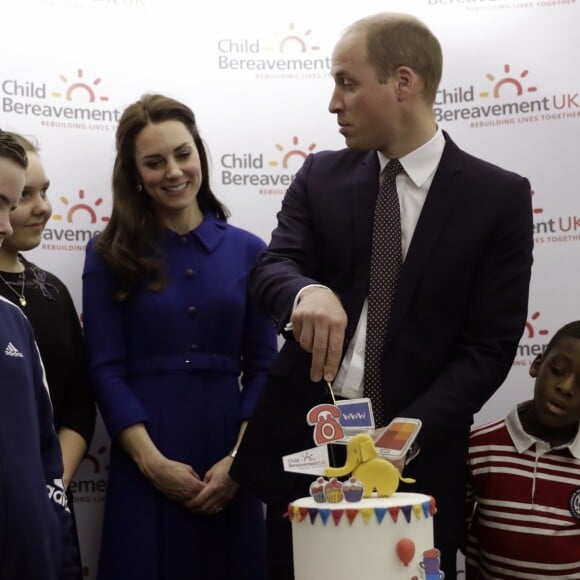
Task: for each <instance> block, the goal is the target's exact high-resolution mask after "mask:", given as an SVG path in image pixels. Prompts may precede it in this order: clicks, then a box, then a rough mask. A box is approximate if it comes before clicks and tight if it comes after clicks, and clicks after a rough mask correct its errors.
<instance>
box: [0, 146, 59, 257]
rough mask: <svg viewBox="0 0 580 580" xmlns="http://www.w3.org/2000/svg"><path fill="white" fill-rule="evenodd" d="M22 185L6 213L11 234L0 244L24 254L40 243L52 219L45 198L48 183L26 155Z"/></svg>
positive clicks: (37, 163) (32, 155)
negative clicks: (9, 210)
mask: <svg viewBox="0 0 580 580" xmlns="http://www.w3.org/2000/svg"><path fill="white" fill-rule="evenodd" d="M26 154H27V156H28V168H27V169H26V183H25V185H24V190H23V191H22V197H21V198H20V202H19V203H18V205H17V206H16V209H14V211H12V212H11V213H10V225H11V226H12V229H13V232H14V233H13V234H12V235H11V236H9V237H7V238H6V239H5V240H4V245H3V247H4V249H7V250H9V251H13V252H15V253H16V252H25V251H26V250H32V249H33V248H36V247H37V246H38V245H39V244H40V242H41V240H42V232H43V231H44V226H45V225H46V222H47V221H48V220H49V219H50V216H51V215H52V207H51V205H50V202H49V201H48V198H47V194H46V192H47V190H48V186H49V184H50V182H49V181H48V178H47V177H46V173H45V172H44V168H43V167H42V163H41V162H40V158H39V157H38V155H37V154H36V153H33V152H30V151H28V152H27V153H26Z"/></svg>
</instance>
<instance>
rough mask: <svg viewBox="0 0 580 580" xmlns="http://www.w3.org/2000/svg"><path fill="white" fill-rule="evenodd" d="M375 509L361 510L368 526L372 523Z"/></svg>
mask: <svg viewBox="0 0 580 580" xmlns="http://www.w3.org/2000/svg"><path fill="white" fill-rule="evenodd" d="M374 511H375V510H373V508H361V510H360V513H361V515H362V517H363V520H364V522H365V524H368V523H369V522H370V521H371V517H372V515H373V512H374Z"/></svg>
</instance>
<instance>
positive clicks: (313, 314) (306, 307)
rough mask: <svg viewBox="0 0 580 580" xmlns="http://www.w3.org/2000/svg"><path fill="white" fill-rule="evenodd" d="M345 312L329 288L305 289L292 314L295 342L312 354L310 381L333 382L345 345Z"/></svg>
mask: <svg viewBox="0 0 580 580" xmlns="http://www.w3.org/2000/svg"><path fill="white" fill-rule="evenodd" d="M346 322H347V319H346V312H345V311H344V308H343V307H342V304H341V303H340V300H339V299H338V296H336V294H334V292H332V290H330V289H328V288H318V287H313V288H307V289H306V290H304V292H303V294H302V296H300V301H299V302H298V305H297V306H296V308H295V309H294V313H293V314H292V328H293V332H294V338H295V339H296V340H297V341H298V342H299V343H300V346H301V347H302V348H303V349H304V350H305V351H307V352H311V353H312V366H311V367H310V379H311V380H312V381H314V382H318V381H320V380H322V378H324V380H326V381H332V380H334V377H335V376H336V373H337V372H338V365H339V364H340V359H341V356H342V348H343V345H344V332H345V329H346Z"/></svg>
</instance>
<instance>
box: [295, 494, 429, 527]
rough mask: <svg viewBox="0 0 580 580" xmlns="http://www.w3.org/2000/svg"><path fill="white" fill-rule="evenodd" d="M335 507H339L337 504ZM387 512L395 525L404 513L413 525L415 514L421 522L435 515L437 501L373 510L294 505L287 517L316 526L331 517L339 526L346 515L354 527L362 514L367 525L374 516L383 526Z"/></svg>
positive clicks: (408, 521)
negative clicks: (306, 521)
mask: <svg viewBox="0 0 580 580" xmlns="http://www.w3.org/2000/svg"><path fill="white" fill-rule="evenodd" d="M334 505H337V504H336V503H335V504H334ZM344 505H348V506H352V505H353V504H352V503H345V504H344ZM387 512H388V513H389V516H390V519H391V520H392V521H393V523H395V524H396V523H397V521H398V519H399V514H400V513H401V512H403V515H404V517H405V520H406V521H407V523H411V520H412V519H413V514H415V519H417V520H420V519H422V518H428V517H430V516H431V517H432V516H433V515H435V513H436V512H437V508H436V507H435V500H434V499H433V498H431V499H430V500H428V501H424V502H421V503H416V504H410V505H404V506H393V507H390V508H379V507H376V508H372V507H360V508H358V507H357V508H354V507H348V508H345V509H342V508H341V509H330V508H322V507H320V508H319V507H309V508H306V507H298V506H296V505H294V504H289V506H288V512H287V516H288V518H289V520H290V521H296V522H303V521H304V520H306V519H307V518H308V520H309V521H310V523H311V524H312V525H314V523H315V522H316V518H317V516H318V515H320V520H321V521H322V524H323V525H326V523H327V521H328V520H329V518H330V516H332V520H333V521H334V524H335V525H336V526H338V525H339V524H340V521H341V520H342V518H343V516H344V514H346V520H347V521H348V524H349V525H352V524H353V522H354V521H355V520H356V518H357V516H358V514H359V513H360V514H361V516H362V518H363V521H364V522H365V524H368V523H369V522H370V521H371V518H372V516H373V514H374V515H375V518H376V520H377V523H379V524H382V523H383V520H384V519H385V517H386V514H387Z"/></svg>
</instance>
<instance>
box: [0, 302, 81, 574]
mask: <svg viewBox="0 0 580 580" xmlns="http://www.w3.org/2000/svg"><path fill="white" fill-rule="evenodd" d="M62 471H63V466H62V459H61V453H60V447H59V443H58V439H57V437H56V433H55V431H54V427H53V424H52V411H51V408H50V401H49V399H48V393H47V389H46V385H45V384H44V377H43V372H42V367H41V364H40V359H39V357H38V350H37V348H36V345H35V343H34V336H33V333H32V328H31V326H30V323H29V322H28V321H27V320H26V318H25V317H24V316H23V315H22V313H21V312H20V311H19V310H18V309H17V308H15V307H14V306H13V305H12V304H9V303H8V302H7V301H5V300H3V299H2V298H0V578H1V579H3V580H16V579H18V580H40V579H42V580H76V579H78V578H80V577H81V571H80V568H79V567H78V553H77V549H76V547H75V543H74V539H73V534H72V527H71V515H70V512H69V510H68V508H67V507H66V500H65V498H64V493H63V483H62Z"/></svg>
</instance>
